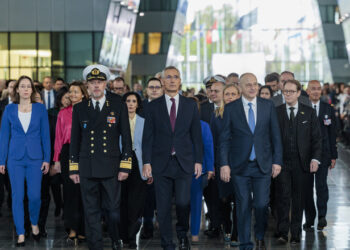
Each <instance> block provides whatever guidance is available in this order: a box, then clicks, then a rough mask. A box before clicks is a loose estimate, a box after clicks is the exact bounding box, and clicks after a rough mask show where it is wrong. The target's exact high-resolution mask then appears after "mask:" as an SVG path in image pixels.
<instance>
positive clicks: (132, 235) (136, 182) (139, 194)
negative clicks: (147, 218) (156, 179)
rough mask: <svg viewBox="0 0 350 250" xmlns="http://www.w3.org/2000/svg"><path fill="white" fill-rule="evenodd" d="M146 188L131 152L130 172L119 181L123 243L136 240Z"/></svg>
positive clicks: (121, 236)
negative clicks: (124, 178) (125, 177)
mask: <svg viewBox="0 0 350 250" xmlns="http://www.w3.org/2000/svg"><path fill="white" fill-rule="evenodd" d="M146 188H147V184H146V181H144V180H142V179H141V175H140V171H139V166H138V163H137V158H136V156H135V153H133V157H132V169H131V173H130V174H129V177H128V178H127V179H126V180H125V181H123V182H122V183H121V202H120V238H121V239H122V240H123V243H129V242H132V241H134V242H135V241H136V234H137V233H138V231H139V230H140V227H141V224H142V214H143V209H144V206H145V199H146V191H147V189H146Z"/></svg>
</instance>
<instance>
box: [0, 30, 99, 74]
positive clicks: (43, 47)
mask: <svg viewBox="0 0 350 250" xmlns="http://www.w3.org/2000/svg"><path fill="white" fill-rule="evenodd" d="M102 35H103V32H10V33H8V32H7V33H0V79H17V78H18V77H19V76H21V75H28V76H30V77H31V78H33V79H34V80H39V81H41V80H42V79H43V78H44V77H45V76H48V75H51V76H53V77H54V78H56V77H62V78H64V79H66V81H72V80H79V79H81V78H82V70H83V69H84V67H85V66H87V65H89V64H91V63H93V62H97V61H98V57H99V53H100V48H101V41H102Z"/></svg>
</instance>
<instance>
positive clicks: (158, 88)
mask: <svg viewBox="0 0 350 250" xmlns="http://www.w3.org/2000/svg"><path fill="white" fill-rule="evenodd" d="M148 88H149V89H150V90H160V89H161V88H162V87H161V86H148Z"/></svg>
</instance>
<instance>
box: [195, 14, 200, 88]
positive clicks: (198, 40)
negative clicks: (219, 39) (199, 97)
mask: <svg viewBox="0 0 350 250" xmlns="http://www.w3.org/2000/svg"><path fill="white" fill-rule="evenodd" d="M196 36H197V41H196V45H197V79H196V82H197V83H200V82H201V80H200V78H201V40H200V34H199V13H198V12H197V13H196Z"/></svg>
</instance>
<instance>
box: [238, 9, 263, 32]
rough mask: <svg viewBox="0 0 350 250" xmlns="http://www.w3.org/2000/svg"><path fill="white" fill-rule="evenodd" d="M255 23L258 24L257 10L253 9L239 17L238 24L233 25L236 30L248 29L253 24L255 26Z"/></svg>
mask: <svg viewBox="0 0 350 250" xmlns="http://www.w3.org/2000/svg"><path fill="white" fill-rule="evenodd" d="M257 22H258V8H255V9H254V10H252V11H250V12H249V13H247V14H245V15H243V16H241V17H240V18H239V20H238V22H237V23H236V24H235V26H234V28H235V29H237V30H244V29H248V28H249V27H251V26H253V25H254V24H257Z"/></svg>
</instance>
